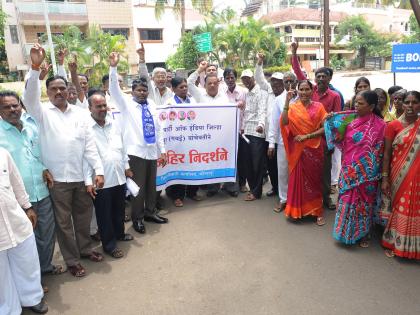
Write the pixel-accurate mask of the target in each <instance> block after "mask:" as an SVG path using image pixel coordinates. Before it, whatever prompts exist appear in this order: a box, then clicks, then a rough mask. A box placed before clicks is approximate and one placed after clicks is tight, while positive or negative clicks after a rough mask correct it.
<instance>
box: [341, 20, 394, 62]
mask: <svg viewBox="0 0 420 315" xmlns="http://www.w3.org/2000/svg"><path fill="white" fill-rule="evenodd" d="M337 31H338V34H337V36H336V42H339V41H341V40H342V39H343V38H344V37H345V36H349V37H350V39H349V42H348V44H347V47H348V48H350V49H354V50H356V51H357V52H358V57H359V59H360V67H362V68H363V67H364V66H365V61H366V57H367V56H390V54H391V45H390V42H391V41H392V40H393V39H394V38H393V35H387V34H380V33H378V32H376V31H375V30H374V29H373V26H372V25H370V24H368V23H367V22H366V20H365V19H364V18H363V17H362V16H350V17H347V18H346V19H344V20H343V21H341V22H340V23H339V24H338V28H337Z"/></svg>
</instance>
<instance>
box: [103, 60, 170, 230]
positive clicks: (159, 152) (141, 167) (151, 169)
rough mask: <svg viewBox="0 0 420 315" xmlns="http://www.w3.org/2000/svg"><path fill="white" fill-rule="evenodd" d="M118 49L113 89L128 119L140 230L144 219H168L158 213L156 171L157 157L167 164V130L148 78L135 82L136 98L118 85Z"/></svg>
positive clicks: (135, 211) (113, 62) (135, 219)
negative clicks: (138, 190)
mask: <svg viewBox="0 0 420 315" xmlns="http://www.w3.org/2000/svg"><path fill="white" fill-rule="evenodd" d="M119 61H120V56H119V54H118V53H115V52H113V53H111V55H110V56H109V64H110V72H109V92H110V94H111V95H112V97H113V98H114V99H115V101H116V102H117V103H118V105H119V107H120V111H121V116H122V120H123V121H124V122H125V126H124V128H125V131H124V141H126V143H127V146H128V147H127V153H128V157H129V158H130V162H129V163H130V168H131V170H132V171H133V172H134V176H133V180H134V181H135V182H136V184H137V185H138V186H139V187H140V193H139V194H138V195H137V197H135V198H134V200H133V202H132V204H131V205H132V209H131V220H132V221H133V228H134V230H135V231H136V232H138V233H142V234H143V233H146V228H145V226H144V223H143V219H144V220H145V221H148V222H154V223H158V224H163V223H167V222H168V219H167V218H164V217H162V216H160V215H158V214H157V209H156V172H157V161H158V160H161V161H162V165H165V164H166V152H165V147H164V143H163V134H162V130H161V126H160V124H159V119H158V115H157V111H156V104H155V103H154V102H153V101H151V100H150V99H148V95H149V87H148V84H147V80H146V79H145V78H140V79H137V80H134V81H133V83H132V86H131V89H132V92H131V93H132V96H133V98H132V100H131V101H128V100H127V99H126V98H125V97H124V95H123V93H122V91H121V89H120V86H119V85H118V75H117V65H118V62H119Z"/></svg>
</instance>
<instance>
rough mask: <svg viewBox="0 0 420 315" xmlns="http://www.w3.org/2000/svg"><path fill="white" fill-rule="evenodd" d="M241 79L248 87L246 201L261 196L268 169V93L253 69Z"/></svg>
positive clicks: (245, 120)
mask: <svg viewBox="0 0 420 315" xmlns="http://www.w3.org/2000/svg"><path fill="white" fill-rule="evenodd" d="M241 80H242V83H243V84H244V86H245V87H246V88H247V89H248V93H247V94H246V106H245V116H244V135H245V137H246V138H247V139H248V141H249V143H248V145H247V153H246V156H247V158H246V160H247V163H248V166H247V170H248V175H247V179H248V183H249V188H250V192H249V193H248V195H247V196H246V197H245V201H254V200H256V199H260V198H261V195H262V186H263V177H264V173H265V171H266V161H267V159H266V152H267V143H266V142H265V131H264V130H265V125H266V114H267V97H268V93H267V92H266V91H264V90H262V89H261V88H260V87H259V86H258V85H257V84H256V82H255V79H254V73H253V72H252V70H249V69H247V70H244V71H243V72H242V75H241Z"/></svg>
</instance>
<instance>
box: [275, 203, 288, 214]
mask: <svg viewBox="0 0 420 315" xmlns="http://www.w3.org/2000/svg"><path fill="white" fill-rule="evenodd" d="M284 209H286V203H285V202H284V203H280V204H278V205H277V206H275V207H274V209H273V211H274V212H276V213H280V212H282V211H284Z"/></svg>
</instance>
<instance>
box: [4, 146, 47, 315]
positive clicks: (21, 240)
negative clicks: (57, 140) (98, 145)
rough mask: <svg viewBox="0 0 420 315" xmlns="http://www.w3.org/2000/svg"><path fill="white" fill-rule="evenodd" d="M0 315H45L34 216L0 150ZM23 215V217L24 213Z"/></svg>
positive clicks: (6, 156) (10, 164) (16, 175)
mask: <svg viewBox="0 0 420 315" xmlns="http://www.w3.org/2000/svg"><path fill="white" fill-rule="evenodd" d="M0 170H1V173H0V314H9V315H19V314H21V312H22V306H23V307H27V308H30V309H31V310H32V311H33V312H36V313H39V314H44V313H47V312H48V306H47V305H46V304H45V302H44V301H43V300H42V297H43V296H44V293H43V291H42V287H41V272H40V267H39V261H38V253H37V250H36V242H35V236H34V233H33V228H35V227H36V222H37V216H36V213H35V210H34V209H33V208H32V206H31V203H30V202H29V196H28V195H27V194H26V192H25V187H24V185H23V181H22V178H21V177H20V175H19V171H18V169H17V167H16V165H15V163H14V162H13V160H12V157H11V156H10V154H9V153H8V152H7V151H6V150H5V149H3V148H0ZM25 212H26V213H25Z"/></svg>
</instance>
